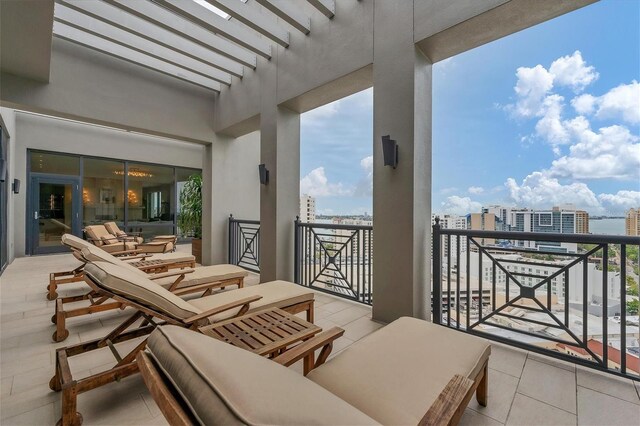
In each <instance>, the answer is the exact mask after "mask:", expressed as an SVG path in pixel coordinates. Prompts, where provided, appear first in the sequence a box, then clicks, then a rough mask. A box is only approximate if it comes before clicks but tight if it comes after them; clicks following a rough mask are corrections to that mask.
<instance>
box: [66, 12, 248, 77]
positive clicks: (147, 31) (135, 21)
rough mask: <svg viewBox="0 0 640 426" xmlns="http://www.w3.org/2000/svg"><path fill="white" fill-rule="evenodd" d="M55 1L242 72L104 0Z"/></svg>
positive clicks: (236, 73) (239, 74)
mask: <svg viewBox="0 0 640 426" xmlns="http://www.w3.org/2000/svg"><path fill="white" fill-rule="evenodd" d="M56 2H57V3H58V4H62V5H64V6H67V7H69V8H71V9H74V10H76V11H78V12H82V13H84V14H86V15H87V16H91V17H92V18H95V19H98V20H100V21H103V22H106V23H108V24H110V25H112V26H114V27H117V28H120V29H121V30H124V31H128V32H130V33H131V34H135V35H137V36H139V37H142V38H145V39H147V40H149V41H152V42H154V43H157V44H159V45H161V46H164V47H166V48H168V49H171V50H173V51H175V52H178V53H181V54H183V55H186V56H189V57H191V58H193V59H196V60H198V61H201V62H203V63H205V64H208V65H211V66H212V67H215V68H218V69H220V70H222V71H225V72H228V73H229V74H231V75H234V76H236V77H240V78H242V76H243V66H242V64H240V63H238V62H236V61H234V60H232V59H229V58H228V57H226V56H223V55H220V54H219V53H216V52H214V51H213V50H211V49H208V48H206V47H204V46H203V45H201V44H196V43H194V42H192V41H190V40H188V39H186V38H184V37H180V36H179V35H177V34H175V33H174V32H171V31H169V30H166V29H164V28H162V27H159V26H157V25H155V24H152V23H151V22H149V21H145V20H144V19H141V18H139V17H137V16H134V15H132V14H130V13H127V12H125V11H123V10H121V9H118V8H116V7H114V6H112V5H109V4H107V3H105V2H103V1H68V0H56Z"/></svg>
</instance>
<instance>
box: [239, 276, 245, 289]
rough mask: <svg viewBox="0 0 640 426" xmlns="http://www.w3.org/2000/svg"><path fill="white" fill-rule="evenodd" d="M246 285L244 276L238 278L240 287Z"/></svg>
mask: <svg viewBox="0 0 640 426" xmlns="http://www.w3.org/2000/svg"><path fill="white" fill-rule="evenodd" d="M242 287H244V277H242V278H239V279H238V288H242Z"/></svg>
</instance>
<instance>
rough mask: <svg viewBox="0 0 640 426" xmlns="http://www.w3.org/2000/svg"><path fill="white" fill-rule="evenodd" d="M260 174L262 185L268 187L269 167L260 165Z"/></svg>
mask: <svg viewBox="0 0 640 426" xmlns="http://www.w3.org/2000/svg"><path fill="white" fill-rule="evenodd" d="M258 172H259V173H260V183H261V184H263V185H266V184H268V183H269V170H267V166H265V165H264V163H263V164H260V165H259V166H258Z"/></svg>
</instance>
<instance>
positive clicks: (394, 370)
mask: <svg viewBox="0 0 640 426" xmlns="http://www.w3.org/2000/svg"><path fill="white" fill-rule="evenodd" d="M490 352H491V346H490V345H489V343H488V342H487V341H486V340H484V339H480V338H478V337H474V336H470V335H468V334H464V333H461V332H459V331H454V330H449V329H447V328H446V327H442V326H439V325H434V324H432V323H430V322H426V321H422V320H418V319H415V318H400V319H398V320H396V321H394V322H392V323H391V324H389V325H387V326H386V327H383V328H381V329H380V330H378V331H376V332H374V333H372V334H370V335H369V336H367V337H365V338H363V339H362V340H360V341H358V342H356V343H354V344H353V345H351V346H350V347H349V348H347V349H345V350H344V351H342V352H340V353H339V354H338V355H336V356H335V357H334V358H332V359H331V360H330V361H328V362H327V363H326V364H324V365H321V366H320V367H318V368H317V369H315V370H313V371H311V373H309V375H308V376H307V377H308V378H309V379H311V380H313V381H314V382H316V383H317V384H319V385H320V386H322V387H324V388H325V389H327V390H328V391H329V392H331V393H333V394H335V395H337V396H338V397H340V398H342V399H344V400H345V401H347V402H348V403H350V404H351V405H353V406H354V407H356V408H358V409H359V410H360V411H362V412H363V413H366V414H367V415H368V416H370V417H372V418H374V419H375V420H377V421H378V422H380V423H383V424H418V422H419V421H420V420H421V419H422V417H423V416H424V415H425V414H426V412H427V410H429V407H430V406H431V404H432V403H433V402H434V401H435V400H436V398H437V396H438V394H439V393H440V392H441V391H442V390H443V389H444V387H445V386H446V385H447V383H448V382H449V380H451V378H452V377H453V376H454V375H455V374H461V375H463V376H465V377H468V378H474V377H475V376H476V375H477V374H478V372H479V371H480V369H481V368H482V366H483V365H484V363H485V361H486V360H487V359H488V358H489V354H490Z"/></svg>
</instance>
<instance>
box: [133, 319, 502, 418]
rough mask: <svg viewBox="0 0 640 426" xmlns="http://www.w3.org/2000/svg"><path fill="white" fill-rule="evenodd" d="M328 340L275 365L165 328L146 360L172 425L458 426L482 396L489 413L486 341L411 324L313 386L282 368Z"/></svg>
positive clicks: (365, 342)
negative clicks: (471, 402) (472, 402)
mask: <svg viewBox="0 0 640 426" xmlns="http://www.w3.org/2000/svg"><path fill="white" fill-rule="evenodd" d="M326 333H330V331H329V332H326ZM323 335H324V333H321V334H319V335H317V336H316V337H314V338H312V339H310V340H308V341H306V342H304V343H302V344H300V345H298V346H296V347H294V348H292V349H290V350H289V351H287V352H284V353H283V354H282V355H279V356H277V357H275V358H274V359H273V360H268V359H266V358H263V357H260V356H257V355H255V354H253V353H251V352H249V351H245V350H242V349H239V348H236V347H234V346H232V345H229V344H226V343H224V342H221V341H218V340H216V339H208V338H207V337H206V336H204V335H202V334H198V333H195V332H192V331H189V330H184V329H179V328H177V327H172V326H163V327H160V328H157V329H156V330H155V331H154V332H153V333H152V334H151V336H150V337H149V340H148V343H147V349H146V350H145V351H142V352H140V353H139V354H138V355H137V359H138V365H139V368H140V371H141V373H142V376H143V379H144V381H145V383H146V384H147V387H148V388H149V390H150V392H151V394H152V396H153V398H154V399H155V401H156V403H157V404H158V406H159V407H160V410H161V411H162V413H163V414H164V416H165V418H166V419H167V421H168V422H169V423H170V424H171V425H193V424H206V425H223V424H274V425H275V424H277V425H297V424H301V425H302V424H316V425H337V424H349V425H362V424H388V425H417V424H420V425H455V424H457V423H458V421H459V419H460V417H461V416H462V414H463V412H464V409H465V407H466V406H467V404H468V403H469V400H470V399H471V397H472V396H473V393H474V392H475V393H476V398H477V400H478V402H479V403H480V404H481V405H483V406H486V404H487V385H488V381H487V380H488V379H487V363H488V359H489V355H490V352H491V347H490V345H489V344H488V343H487V342H486V341H485V340H483V339H480V338H477V337H473V336H470V335H467V334H463V333H459V332H456V331H453V330H448V329H446V328H444V327H441V326H438V325H434V324H432V323H429V322H426V321H422V320H418V319H414V318H406V317H405V318H400V319H398V320H396V321H394V322H392V323H391V324H389V325H387V326H386V327H383V328H382V329H380V330H378V331H376V332H374V333H372V334H371V335H369V336H367V337H365V338H363V339H362V340H360V341H358V342H356V343H354V344H352V345H351V346H350V347H348V348H347V349H345V350H343V351H342V352H340V353H339V354H337V355H336V356H335V357H333V358H332V359H331V360H329V361H327V362H324V359H319V360H318V361H317V362H316V363H315V369H313V370H312V371H311V373H309V374H308V376H307V377H306V378H304V377H303V376H302V375H300V374H298V373H296V372H294V371H292V370H289V369H287V368H284V367H283V366H289V365H292V364H293V363H294V362H297V361H298V360H300V359H301V358H302V357H303V356H304V355H305V354H308V353H309V351H315V350H316V349H317V348H318V347H320V346H321V345H322V344H323V343H324V342H323V339H326V337H324V336H323ZM324 358H325V359H326V355H325V357H324ZM273 361H275V362H273ZM278 364H281V365H278Z"/></svg>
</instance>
